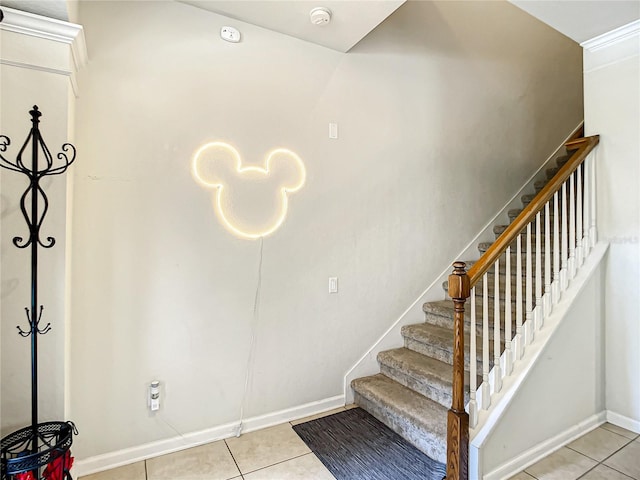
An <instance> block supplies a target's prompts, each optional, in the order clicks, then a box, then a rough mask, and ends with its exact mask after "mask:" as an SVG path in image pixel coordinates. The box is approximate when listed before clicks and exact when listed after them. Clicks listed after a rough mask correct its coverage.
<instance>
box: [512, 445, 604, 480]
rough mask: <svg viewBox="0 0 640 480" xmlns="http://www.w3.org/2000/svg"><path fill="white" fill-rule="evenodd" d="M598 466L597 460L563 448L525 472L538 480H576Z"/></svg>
mask: <svg viewBox="0 0 640 480" xmlns="http://www.w3.org/2000/svg"><path fill="white" fill-rule="evenodd" d="M597 464H598V462H596V461H595V460H592V459H590V458H588V457H585V456H584V455H582V454H580V453H578V452H575V451H573V450H571V449H569V448H566V447H563V448H561V449H560V450H558V451H557V452H554V453H552V454H551V455H549V456H548V457H546V458H543V459H542V460H540V461H539V462H538V463H536V464H534V465H532V466H530V467H529V468H527V469H526V470H525V471H526V472H527V473H529V474H530V475H532V476H534V477H535V478H537V479H538V480H576V479H577V478H578V477H579V476H580V475H582V474H583V473H585V472H586V471H587V470H590V469H591V468H593V467H595V466H596V465H597Z"/></svg>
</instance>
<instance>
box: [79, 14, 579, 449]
mask: <svg viewBox="0 0 640 480" xmlns="http://www.w3.org/2000/svg"><path fill="white" fill-rule="evenodd" d="M80 21H81V23H82V24H83V25H84V27H85V30H86V36H87V43H88V48H89V52H90V58H91V62H90V64H89V66H88V68H86V69H85V70H84V71H83V75H82V76H81V77H80V81H81V86H82V92H81V97H80V99H79V101H78V108H77V111H76V120H77V123H76V135H77V142H78V147H79V151H80V152H81V157H80V158H79V160H78V166H77V167H76V170H75V178H74V182H75V183H74V227H73V259H72V262H73V270H72V274H73V281H72V284H71V289H72V292H73V298H72V318H71V322H72V338H71V340H72V348H71V358H70V360H71V415H72V418H73V419H74V420H75V421H76V422H77V424H78V427H79V429H80V430H81V432H82V442H78V443H77V446H76V448H75V453H76V455H77V456H78V458H80V459H83V458H87V457H90V456H94V455H98V454H103V453H107V452H111V451H115V450H119V449H124V448H128V447H134V446H137V445H140V444H143V443H147V442H152V441H155V440H161V439H165V438H168V437H174V436H176V435H177V434H178V433H180V434H184V433H188V432H193V431H196V430H201V429H206V428H212V427H215V426H217V425H222V424H225V423H230V422H235V421H237V420H238V418H239V415H240V405H241V399H242V396H243V388H244V384H245V374H246V369H247V364H248V363H247V362H248V357H249V347H250V344H251V338H252V331H253V332H254V333H255V358H254V363H253V367H252V375H251V377H250V384H249V389H248V399H247V402H246V408H245V411H244V414H245V417H250V416H256V415H261V414H267V413H270V412H274V411H276V410H281V409H286V408H291V407H295V406H298V405H301V404H304V403H307V402H313V401H316V400H321V399H325V398H328V397H333V396H336V395H340V394H341V393H342V378H343V376H344V373H345V372H346V371H347V370H348V369H349V368H350V367H351V366H352V365H353V364H354V363H355V362H356V360H357V359H358V358H359V357H360V356H361V355H362V353H363V352H364V351H366V349H367V348H368V347H369V346H370V345H371V344H372V343H373V342H374V341H375V340H376V339H377V338H378V337H379V336H380V335H381V333H383V332H384V331H385V330H386V329H387V327H388V326H389V325H390V324H391V322H392V321H393V320H395V319H396V318H397V317H398V315H399V314H400V313H401V312H402V311H404V309H405V308H406V307H407V306H408V305H409V304H410V303H411V302H412V301H413V300H414V299H415V298H416V297H417V296H418V295H419V293H420V292H422V291H423V290H424V287H425V286H426V285H428V284H429V283H431V281H432V280H433V278H435V276H437V275H438V274H439V273H440V272H441V271H442V270H443V269H444V268H445V266H446V265H447V264H449V263H450V262H451V261H452V260H454V258H453V256H454V255H455V254H456V252H458V251H460V250H461V248H462V247H463V246H464V245H466V244H467V242H468V241H469V240H470V239H471V238H473V236H474V235H475V234H476V233H477V232H478V230H479V229H480V228H481V227H483V226H484V224H485V223H486V222H487V220H488V219H489V218H491V216H492V215H493V214H495V212H496V211H497V210H499V209H500V208H501V207H502V205H503V204H504V203H505V202H506V201H507V200H508V199H509V198H511V196H512V195H513V194H514V193H515V192H516V191H517V190H518V189H519V187H520V186H521V185H522V183H524V181H525V180H526V179H527V178H528V177H529V176H530V175H531V174H532V173H533V172H534V171H535V169H536V168H537V167H538V166H539V165H540V164H541V163H542V162H543V161H544V160H545V159H546V158H547V156H548V155H549V154H551V153H552V152H553V150H554V149H555V148H556V147H557V146H558V144H560V142H561V141H562V139H563V138H565V137H566V135H567V134H568V133H569V132H570V131H571V130H572V129H573V128H574V127H575V126H576V125H577V124H578V123H579V122H580V120H581V118H582V91H581V52H580V49H579V47H578V46H577V45H576V44H574V43H573V42H571V41H569V40H568V39H566V38H565V37H563V36H562V35H560V34H558V33H556V32H554V31H553V30H551V29H550V28H549V27H546V26H544V25H542V24H541V23H539V22H538V21H536V20H534V19H533V18H531V17H529V16H528V15H527V14H525V13H523V12H521V11H520V10H518V9H517V8H516V7H513V6H512V5H510V4H508V3H506V2H505V3H502V2H468V3H466V2H442V3H431V2H409V3H407V4H405V5H404V6H402V7H401V8H400V9H399V10H398V11H397V12H396V13H394V14H393V15H392V16H391V17H390V18H389V19H387V20H386V21H385V22H383V23H382V24H381V25H380V26H379V27H378V28H377V29H376V30H374V31H373V32H372V33H371V34H370V35H369V36H368V37H366V38H365V39H364V40H363V41H362V42H361V43H360V44H359V45H358V46H356V47H355V48H354V49H353V50H352V51H351V52H349V53H348V54H341V53H338V52H334V51H331V50H328V49H325V48H322V47H318V46H314V45H311V44H307V43H304V42H302V41H299V40H295V39H292V38H290V37H286V36H282V35H278V34H276V33H273V32H270V31H267V30H264V29H260V28H258V27H253V26H250V25H246V24H243V23H242V22H237V21H231V20H229V19H226V18H224V17H220V16H217V15H215V14H209V13H206V12H204V11H201V10H197V9H194V8H192V7H189V6H187V5H183V4H179V3H174V2H100V1H94V2H85V3H82V4H81V6H80ZM226 24H232V25H234V26H236V27H237V28H239V29H240V30H241V31H242V35H243V41H242V42H241V43H239V44H229V43H225V42H223V41H221V40H220V39H219V37H218V32H219V30H220V27H221V26H222V25H226ZM329 122H337V123H338V124H339V131H340V138H339V139H338V140H329V139H328V138H327V125H328V123H329ZM214 140H223V141H228V142H231V143H232V144H233V145H234V146H236V148H238V150H240V152H241V154H242V155H243V156H244V158H246V159H247V161H248V162H253V163H254V164H258V163H259V162H260V160H261V158H262V156H263V155H264V154H265V152H267V151H269V150H270V149H272V148H275V147H287V148H290V149H292V150H294V151H295V152H297V153H298V155H300V157H301V158H302V159H303V161H304V162H305V165H306V169H307V182H306V185H305V186H304V187H303V189H302V190H300V191H299V192H297V193H296V194H295V195H292V196H291V202H290V208H289V215H288V217H287V219H286V221H285V223H284V224H283V226H282V227H281V229H280V230H278V231H277V232H276V233H275V234H273V235H271V236H269V237H267V238H265V239H264V244H263V250H262V271H261V274H260V275H261V290H260V302H259V309H258V314H257V315H254V299H255V296H256V289H257V285H258V275H259V274H258V265H259V263H260V251H261V246H260V241H255V240H253V241H252V240H244V239H239V238H236V237H234V236H233V235H231V234H230V233H229V232H228V231H226V230H225V229H224V228H222V226H221V225H220V224H219V223H218V221H217V220H216V217H215V215H214V213H213V209H212V203H211V192H210V191H207V190H204V189H202V188H201V187H200V186H199V185H197V184H196V183H195V182H194V180H193V178H192V177H191V173H190V162H191V157H192V155H193V154H194V152H195V151H196V149H198V147H200V146H201V145H202V144H204V143H205V142H210V141H214ZM242 206H245V205H242ZM454 235H455V236H454ZM329 276H338V277H339V286H340V291H339V293H338V294H333V295H329V294H328V293H327V278H328V277H329ZM420 320H421V319H420V318H416V321H420ZM153 379H158V380H160V381H162V383H163V388H164V394H163V395H164V396H163V407H162V409H161V411H160V412H159V414H157V415H149V414H148V413H147V408H146V402H145V395H146V385H147V384H148V382H150V381H151V380H153Z"/></svg>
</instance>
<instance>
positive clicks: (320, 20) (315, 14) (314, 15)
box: [309, 7, 331, 26]
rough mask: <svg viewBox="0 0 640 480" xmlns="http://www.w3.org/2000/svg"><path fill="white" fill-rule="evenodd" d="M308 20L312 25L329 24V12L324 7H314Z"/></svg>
mask: <svg viewBox="0 0 640 480" xmlns="http://www.w3.org/2000/svg"><path fill="white" fill-rule="evenodd" d="M309 19H310V20H311V23H313V24H314V25H319V26H322V25H327V24H328V23H329V22H331V10H329V9H328V8H326V7H316V8H314V9H313V10H311V12H309Z"/></svg>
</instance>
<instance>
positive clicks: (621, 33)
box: [580, 20, 640, 52]
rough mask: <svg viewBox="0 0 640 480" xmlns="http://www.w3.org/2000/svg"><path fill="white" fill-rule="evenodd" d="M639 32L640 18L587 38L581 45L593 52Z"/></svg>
mask: <svg viewBox="0 0 640 480" xmlns="http://www.w3.org/2000/svg"><path fill="white" fill-rule="evenodd" d="M638 34H640V20H636V21H635V22H631V23H628V24H627V25H623V26H622V27H619V28H616V29H614V30H611V31H610V32H607V33H603V34H602V35H598V36H597V37H594V38H592V39H590V40H586V41H584V42H582V43H581V44H580V46H581V47H582V48H584V49H586V50H589V51H591V52H596V51H598V50H601V49H603V48H607V47H610V46H612V45H615V44H616V43H619V42H622V41H623V40H626V39H628V38H630V37H633V36H634V35H638Z"/></svg>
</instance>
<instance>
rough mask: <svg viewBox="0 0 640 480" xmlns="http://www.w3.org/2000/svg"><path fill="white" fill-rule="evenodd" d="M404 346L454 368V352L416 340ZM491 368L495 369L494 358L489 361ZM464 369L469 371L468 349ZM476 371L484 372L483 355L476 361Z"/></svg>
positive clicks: (405, 340)
mask: <svg viewBox="0 0 640 480" xmlns="http://www.w3.org/2000/svg"><path fill="white" fill-rule="evenodd" d="M404 346H405V347H407V348H408V349H409V350H413V351H414V352H418V353H421V354H423V355H427V356H430V357H432V358H435V359H436V360H440V361H441V362H445V363H448V364H449V365H451V366H453V351H452V350H442V349H440V348H437V347H434V346H432V345H428V344H425V343H422V342H419V341H417V340H414V339H409V338H405V339H404ZM491 355H493V354H491ZM491 367H493V357H490V359H489V369H491ZM464 369H465V370H467V371H469V350H468V349H467V351H466V353H465V356H464ZM476 371H478V372H482V355H481V354H479V355H478V358H477V359H476Z"/></svg>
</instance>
